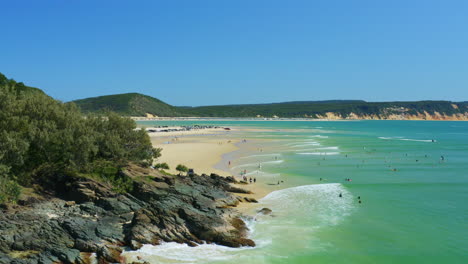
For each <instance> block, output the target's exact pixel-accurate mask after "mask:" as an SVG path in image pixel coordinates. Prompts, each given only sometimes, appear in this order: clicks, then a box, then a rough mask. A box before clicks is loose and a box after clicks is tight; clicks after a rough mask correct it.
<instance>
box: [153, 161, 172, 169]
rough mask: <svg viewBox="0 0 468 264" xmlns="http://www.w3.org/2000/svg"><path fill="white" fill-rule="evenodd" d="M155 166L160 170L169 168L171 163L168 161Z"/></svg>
mask: <svg viewBox="0 0 468 264" xmlns="http://www.w3.org/2000/svg"><path fill="white" fill-rule="evenodd" d="M154 168H155V169H158V170H169V169H170V168H169V165H168V164H167V163H166V162H163V163H158V164H156V165H154Z"/></svg>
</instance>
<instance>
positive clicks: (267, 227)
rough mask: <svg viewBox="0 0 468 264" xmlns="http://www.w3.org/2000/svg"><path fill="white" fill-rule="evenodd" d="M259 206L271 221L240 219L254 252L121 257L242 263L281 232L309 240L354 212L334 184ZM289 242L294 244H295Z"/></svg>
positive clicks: (165, 249) (149, 252)
mask: <svg viewBox="0 0 468 264" xmlns="http://www.w3.org/2000/svg"><path fill="white" fill-rule="evenodd" d="M340 193H341V194H342V197H341V198H340V197H339V194H340ZM259 202H260V203H259V208H261V207H268V208H271V209H272V210H273V214H274V216H275V217H270V216H264V215H261V214H259V215H257V217H254V218H251V219H244V221H245V223H246V225H247V227H248V228H249V230H250V231H249V233H250V235H251V237H252V238H253V239H254V240H255V243H256V245H257V246H256V247H254V248H251V247H241V248H230V247H225V246H220V245H215V244H201V245H199V246H197V247H189V246H188V245H186V244H178V243H174V242H170V243H162V244H161V245H158V246H152V245H144V246H143V247H142V248H140V249H139V250H137V251H130V252H124V254H123V255H124V256H125V257H127V260H131V261H136V256H139V257H140V258H141V259H142V260H143V261H148V262H150V263H184V264H188V263H205V262H215V261H229V262H231V261H233V262H234V261H241V262H242V261H246V260H251V259H252V258H258V257H259V254H262V253H261V252H263V250H265V249H266V248H268V246H269V245H271V244H273V243H285V242H286V241H284V237H285V235H284V232H287V233H288V235H287V236H288V237H301V236H303V235H305V237H309V238H310V237H312V236H310V235H311V234H309V233H308V232H314V231H315V230H317V229H319V228H321V227H326V226H334V225H338V224H340V223H341V222H342V221H343V220H344V219H346V217H347V216H348V215H349V214H351V213H352V210H353V209H354V205H353V197H352V195H351V194H350V193H349V192H348V191H347V190H346V189H345V188H344V187H343V186H342V185H341V184H338V183H335V184H317V185H306V186H299V187H293V188H288V189H283V190H278V191H274V192H272V193H270V194H268V195H267V196H265V197H264V198H262V199H260V201H259ZM298 221H299V222H301V223H307V226H304V225H298V223H299V222H298ZM257 229H258V230H259V231H257ZM282 239H283V240H282ZM290 242H292V243H296V241H290ZM279 245H281V244H279ZM296 245H297V246H298V247H300V246H304V247H305V248H308V249H310V245H309V244H308V243H305V244H304V243H302V242H300V241H297V244H296ZM320 247H322V245H319V244H314V248H320ZM260 260H261V258H260ZM248 263H255V262H248ZM260 263H263V262H260Z"/></svg>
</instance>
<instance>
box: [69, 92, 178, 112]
mask: <svg viewBox="0 0 468 264" xmlns="http://www.w3.org/2000/svg"><path fill="white" fill-rule="evenodd" d="M73 103H75V104H77V105H78V106H79V107H80V108H81V110H82V111H83V112H94V113H96V112H98V113H99V112H101V113H102V112H105V111H113V112H116V113H119V114H121V115H126V116H145V115H147V114H151V115H155V116H186V111H184V109H182V108H178V107H175V106H172V105H169V104H166V103H164V102H163V101H161V100H159V99H156V98H153V97H151V96H147V95H143V94H139V93H126V94H115V95H105V96H98V97H92V98H86V99H81V100H75V101H73Z"/></svg>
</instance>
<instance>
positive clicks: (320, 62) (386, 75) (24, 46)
mask: <svg viewBox="0 0 468 264" xmlns="http://www.w3.org/2000/svg"><path fill="white" fill-rule="evenodd" d="M0 4H1V5H0V14H1V15H0V25H1V36H0V50H1V53H0V72H2V73H4V74H5V75H7V76H8V77H11V78H14V79H16V80H19V81H24V82H25V83H26V84H29V85H32V86H36V87H39V88H42V89H43V90H45V91H46V92H47V93H48V94H50V95H52V96H53V97H55V98H57V99H59V100H62V101H69V100H74V99H79V98H85V97H91V96H98V95H106V94H115V93H125V92H139V93H144V94H148V95H151V96H154V97H157V98H159V99H161V100H163V101H166V102H168V103H170V104H173V105H214V104H234V103H268V102H282V101H294V100H327V99H363V100H368V101H388V100H405V101H407V100H423V99H432V100H435V99H443V100H454V101H462V100H463V101H464V100H468V1H466V0H460V1H448V0H444V1H442V0H438V1H432V0H424V1H423V0H421V1H420V0H403V1H400V0H391V1H390V0H389V1H384V0H382V1H379V0H368V1H365V0H353V1H352V0H342V1H335V0H324V1H313V0H304V1H295V0H282V1H275V0H186V1H182V0H165V1H158V0H153V1H116V0H112V1H102V0H99V1H97V0H90V1H85V0H79V1H68V0H67V1H65V0H57V1H49V0H41V1H36V0H31V1H23V0H15V1H12V0H0Z"/></svg>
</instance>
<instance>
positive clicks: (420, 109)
mask: <svg viewBox="0 0 468 264" xmlns="http://www.w3.org/2000/svg"><path fill="white" fill-rule="evenodd" d="M74 102H75V103H76V104H77V105H78V106H79V107H80V108H81V109H82V110H83V111H85V112H102V111H104V110H106V109H110V110H113V111H116V112H117V113H119V114H121V115H127V116H148V117H155V116H163V117H186V116H191V117H242V118H255V117H260V118H273V117H280V118H331V119H429V120H430V119H437V120H438V119H457V120H458V119H462V120H463V119H468V104H467V103H466V102H451V101H414V102H366V101H362V100H329V101H298V102H283V103H271V104H245V105H214V106H199V107H176V106H171V105H169V104H166V103H164V102H162V101H160V100H158V99H156V98H153V97H150V96H146V95H141V94H135V93H132V94H119V95H109V96H101V97H94V98H87V99H82V100H77V101H74Z"/></svg>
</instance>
